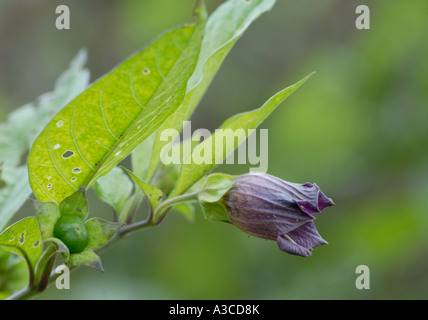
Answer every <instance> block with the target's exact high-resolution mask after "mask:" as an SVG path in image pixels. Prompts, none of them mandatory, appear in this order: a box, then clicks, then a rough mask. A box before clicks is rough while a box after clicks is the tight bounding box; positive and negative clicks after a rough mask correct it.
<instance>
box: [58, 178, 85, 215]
mask: <svg viewBox="0 0 428 320" xmlns="http://www.w3.org/2000/svg"><path fill="white" fill-rule="evenodd" d="M59 212H60V213H61V215H66V214H68V215H76V216H78V217H80V218H81V219H82V220H86V217H87V216H88V213H89V206H88V200H87V199H86V191H85V187H84V186H83V187H82V188H80V189H79V190H78V191H77V192H75V193H73V194H72V195H70V196H68V197H67V198H65V199H64V200H63V201H62V202H61V203H60V204H59Z"/></svg>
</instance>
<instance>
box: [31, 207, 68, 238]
mask: <svg viewBox="0 0 428 320" xmlns="http://www.w3.org/2000/svg"><path fill="white" fill-rule="evenodd" d="M30 200H31V202H32V203H33V205H34V208H35V210H36V214H37V217H38V218H39V226H40V231H41V233H42V238H43V239H44V240H46V239H48V238H51V237H53V230H54V227H55V223H56V222H57V221H58V219H59V217H60V216H61V214H60V212H59V208H58V205H57V204H56V203H54V202H40V201H37V200H33V199H30Z"/></svg>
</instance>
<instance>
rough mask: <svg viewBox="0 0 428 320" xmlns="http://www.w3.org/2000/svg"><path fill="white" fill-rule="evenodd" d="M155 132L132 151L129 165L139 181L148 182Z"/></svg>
mask: <svg viewBox="0 0 428 320" xmlns="http://www.w3.org/2000/svg"><path fill="white" fill-rule="evenodd" d="M156 134H157V131H155V132H153V133H152V134H151V135H150V136H149V137H148V138H147V139H146V140H144V141H143V142H142V143H140V144H139V145H138V146H137V147H136V148H135V149H134V151H132V157H131V163H132V170H133V172H134V174H135V175H136V176H137V177H138V178H140V179H141V180H144V181H148V180H147V178H148V173H149V165H150V159H151V158H152V153H153V144H154V142H155V138H156Z"/></svg>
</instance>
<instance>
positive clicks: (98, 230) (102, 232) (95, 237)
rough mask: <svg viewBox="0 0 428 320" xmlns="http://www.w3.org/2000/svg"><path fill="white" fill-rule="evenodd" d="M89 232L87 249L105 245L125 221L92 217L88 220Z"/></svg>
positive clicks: (87, 227)
mask: <svg viewBox="0 0 428 320" xmlns="http://www.w3.org/2000/svg"><path fill="white" fill-rule="evenodd" d="M85 225H86V229H87V230H88V233H89V243H88V245H87V246H86V248H87V249H98V248H101V247H102V246H104V245H105V244H106V243H107V242H108V241H109V240H110V239H111V238H112V237H113V236H114V235H115V233H116V232H117V231H118V230H119V229H120V228H122V227H123V226H124V225H125V223H120V222H110V221H106V220H103V219H100V218H91V219H89V220H87V221H86V224H85Z"/></svg>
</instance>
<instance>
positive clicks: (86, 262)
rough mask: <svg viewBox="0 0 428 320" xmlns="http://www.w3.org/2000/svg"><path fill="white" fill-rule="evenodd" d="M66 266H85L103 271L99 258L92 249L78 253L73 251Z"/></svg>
mask: <svg viewBox="0 0 428 320" xmlns="http://www.w3.org/2000/svg"><path fill="white" fill-rule="evenodd" d="M67 266H68V267H78V266H87V267H91V268H94V269H97V270H98V271H101V272H104V269H103V266H102V264H101V258H100V257H99V256H98V255H97V254H96V253H95V252H93V251H92V250H89V249H86V250H83V251H82V252H80V253H73V254H72V255H71V256H70V260H69V261H68V263H67Z"/></svg>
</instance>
